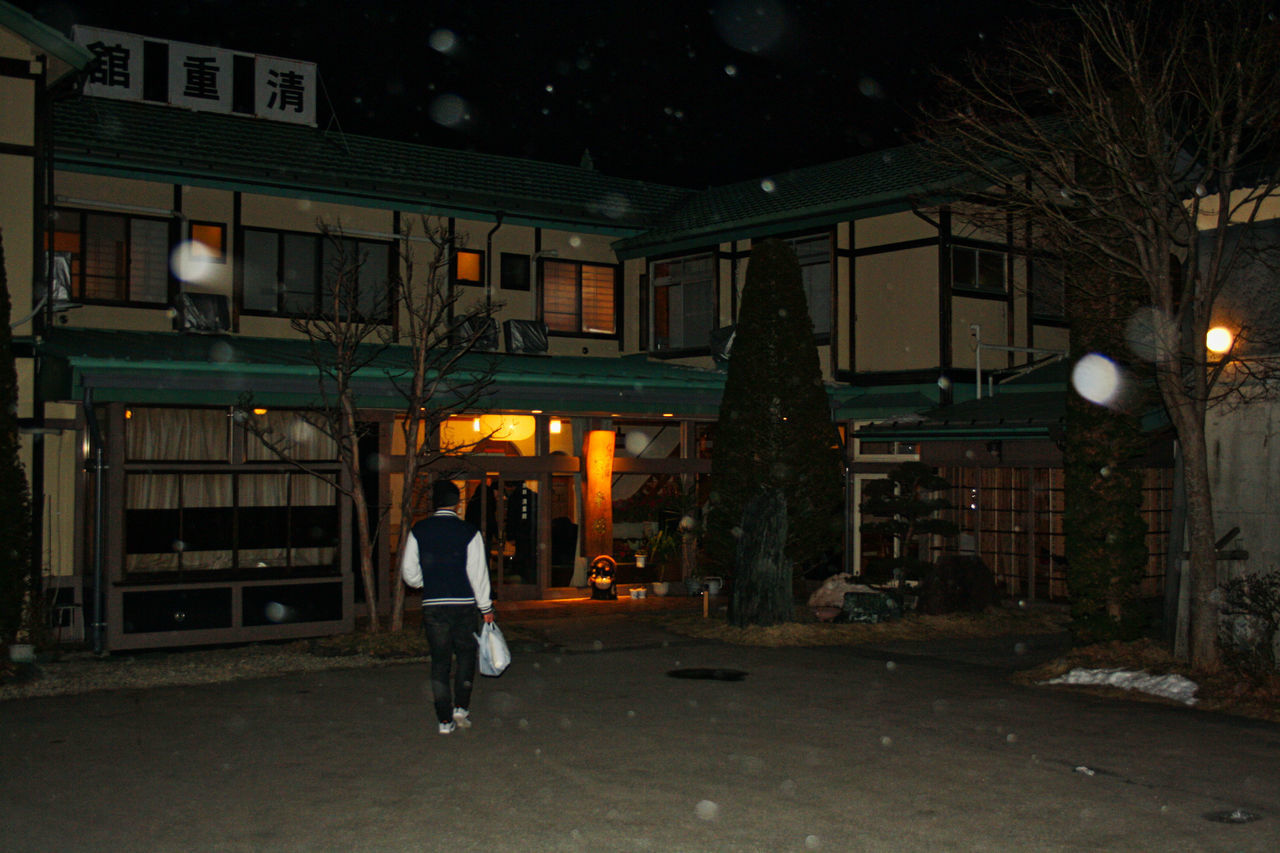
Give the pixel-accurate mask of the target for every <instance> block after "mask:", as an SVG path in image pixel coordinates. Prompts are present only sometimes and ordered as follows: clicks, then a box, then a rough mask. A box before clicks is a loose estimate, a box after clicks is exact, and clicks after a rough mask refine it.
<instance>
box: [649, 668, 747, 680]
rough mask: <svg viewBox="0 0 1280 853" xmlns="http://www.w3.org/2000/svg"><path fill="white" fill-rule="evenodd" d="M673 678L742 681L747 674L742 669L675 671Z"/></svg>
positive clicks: (672, 672) (671, 675)
mask: <svg viewBox="0 0 1280 853" xmlns="http://www.w3.org/2000/svg"><path fill="white" fill-rule="evenodd" d="M667 675H668V676H670V677H671V678H700V679H703V680H706V681H741V680H742V679H744V678H746V677H747V674H746V673H745V672H743V671H742V670H740V669H696V668H695V669H673V670H671V671H670V672H668V673H667Z"/></svg>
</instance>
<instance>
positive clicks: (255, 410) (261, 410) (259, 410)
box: [253, 409, 267, 415]
mask: <svg viewBox="0 0 1280 853" xmlns="http://www.w3.org/2000/svg"><path fill="white" fill-rule="evenodd" d="M253 413H254V414H255V415H265V414H266V413H267V410H266V409H254V410H253Z"/></svg>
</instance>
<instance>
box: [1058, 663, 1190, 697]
mask: <svg viewBox="0 0 1280 853" xmlns="http://www.w3.org/2000/svg"><path fill="white" fill-rule="evenodd" d="M1045 684H1094V685H1103V686H1106V687H1119V688H1121V689H1123V690H1137V691H1139V692H1141V693H1150V694H1152V695H1154V696H1164V697H1165V698H1168V699H1173V700H1176V701H1178V702H1183V703H1185V704H1187V705H1194V704H1195V703H1196V697H1195V693H1196V690H1197V689H1198V687H1199V685H1197V684H1196V683H1195V682H1194V681H1191V680H1190V679H1187V678H1184V677H1183V676H1181V675H1172V674H1171V675H1151V674H1150V673H1148V672H1145V671H1144V672H1133V671H1131V670H1125V669H1082V668H1079V667H1077V668H1076V669H1073V670H1071V671H1070V672H1068V673H1067V674H1066V675H1060V676H1058V677H1057V678H1051V679H1049V680H1048V681H1046V682H1045Z"/></svg>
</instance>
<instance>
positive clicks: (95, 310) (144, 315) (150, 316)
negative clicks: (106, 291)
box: [58, 305, 173, 332]
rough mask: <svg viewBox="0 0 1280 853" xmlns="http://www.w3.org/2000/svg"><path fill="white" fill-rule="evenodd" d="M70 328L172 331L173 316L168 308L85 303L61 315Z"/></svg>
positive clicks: (60, 318) (61, 318) (60, 320)
mask: <svg viewBox="0 0 1280 853" xmlns="http://www.w3.org/2000/svg"><path fill="white" fill-rule="evenodd" d="M63 318H65V320H66V322H65V324H64V325H66V326H67V327H68V328H72V329H78V328H88V329H122V330H126V331H134V332H172V331H173V316H172V315H171V314H170V313H169V309H168V308H124V307H116V306H113V305H83V306H81V307H79V308H76V309H75V310H73V311H68V312H66V313H64V314H62V315H60V316H59V319H58V322H62V320H63Z"/></svg>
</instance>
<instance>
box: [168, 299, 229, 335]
mask: <svg viewBox="0 0 1280 853" xmlns="http://www.w3.org/2000/svg"><path fill="white" fill-rule="evenodd" d="M179 298H180V300H181V302H180V303H179V305H178V318H179V322H180V323H181V327H180V328H181V329H182V331H184V332H227V331H230V330H231V301H230V300H229V299H228V298H227V297H226V295H225V294H222V293H183V294H182V296H181V297H179Z"/></svg>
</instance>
